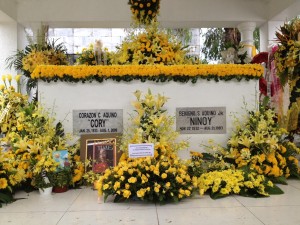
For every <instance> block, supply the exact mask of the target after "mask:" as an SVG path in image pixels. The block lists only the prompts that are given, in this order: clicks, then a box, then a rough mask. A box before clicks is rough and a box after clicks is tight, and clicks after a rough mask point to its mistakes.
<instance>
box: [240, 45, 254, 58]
mask: <svg viewBox="0 0 300 225" xmlns="http://www.w3.org/2000/svg"><path fill="white" fill-rule="evenodd" d="M243 46H244V47H247V48H251V58H252V57H254V56H256V48H255V46H254V45H243Z"/></svg>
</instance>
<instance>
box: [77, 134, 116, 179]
mask: <svg viewBox="0 0 300 225" xmlns="http://www.w3.org/2000/svg"><path fill="white" fill-rule="evenodd" d="M118 147H119V136H118V135H116V134H93V135H82V136H81V152H80V156H81V159H82V160H84V161H85V160H86V159H87V160H89V162H90V163H89V165H88V166H87V167H86V170H87V171H89V170H93V172H95V173H103V172H104V171H105V170H106V169H107V168H109V167H114V166H116V165H117V163H118V160H119V158H120V153H119V149H118Z"/></svg>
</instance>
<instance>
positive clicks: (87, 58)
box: [76, 40, 109, 66]
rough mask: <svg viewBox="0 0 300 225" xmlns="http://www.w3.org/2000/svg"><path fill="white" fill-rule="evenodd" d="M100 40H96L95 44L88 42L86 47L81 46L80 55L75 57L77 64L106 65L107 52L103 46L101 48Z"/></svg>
mask: <svg viewBox="0 0 300 225" xmlns="http://www.w3.org/2000/svg"><path fill="white" fill-rule="evenodd" d="M102 45H103V44H102V42H101V41H100V40H96V41H95V44H90V45H89V46H88V47H87V48H83V49H82V52H81V54H80V56H79V57H78V58H77V59H76V64H78V65H89V66H95V65H107V64H108V61H109V59H108V57H109V53H108V50H107V49H106V48H105V49H104V50H103V49H102Z"/></svg>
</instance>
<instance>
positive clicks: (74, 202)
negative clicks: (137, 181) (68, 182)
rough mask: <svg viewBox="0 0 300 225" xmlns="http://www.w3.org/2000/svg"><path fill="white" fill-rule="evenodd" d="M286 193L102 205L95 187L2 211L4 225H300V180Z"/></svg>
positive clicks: (33, 197) (35, 197)
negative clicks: (173, 201) (256, 196)
mask: <svg viewBox="0 0 300 225" xmlns="http://www.w3.org/2000/svg"><path fill="white" fill-rule="evenodd" d="M280 187H281V188H282V189H283V191H284V192H285V194H283V195H272V196H271V197H269V198H258V199H254V198H245V197H240V196H229V197H227V198H223V199H218V200H212V199H210V197H209V196H207V195H205V196H203V197H200V196H195V197H194V198H192V199H187V200H184V201H182V202H180V203H178V204H167V205H158V204H156V205H155V204H151V203H143V202H130V203H113V202H112V199H108V201H107V202H106V203H103V199H101V200H100V202H98V200H97V192H96V191H93V190H92V189H91V188H89V187H83V188H82V189H76V190H69V191H68V192H66V193H61V194H52V195H50V196H41V195H40V194H39V193H38V192H37V191H36V192H31V193H29V194H27V193H24V192H20V193H17V194H16V198H25V199H21V200H18V201H16V202H14V203H12V204H9V205H7V206H4V207H3V208H0V224H1V225H6V224H8V225H23V224H24V225H25V224H26V225H71V224H72V225H94V224H95V225H96V224H97V225H110V224H118V225H123V224H125V225H126V224H130V225H194V224H195V225H220V224H221V225H227V224H228V225H264V224H265V225H300V181H299V180H289V185H280Z"/></svg>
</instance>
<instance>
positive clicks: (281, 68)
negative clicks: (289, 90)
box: [275, 18, 300, 86]
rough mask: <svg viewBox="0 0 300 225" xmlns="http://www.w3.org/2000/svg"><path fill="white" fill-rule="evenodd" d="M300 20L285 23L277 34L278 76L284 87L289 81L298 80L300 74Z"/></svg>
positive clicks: (276, 57) (276, 56)
mask: <svg viewBox="0 0 300 225" xmlns="http://www.w3.org/2000/svg"><path fill="white" fill-rule="evenodd" d="M299 32H300V19H299V18H295V19H293V20H292V21H290V22H289V23H285V24H284V25H283V26H281V27H280V28H279V31H277V32H276V36H277V38H278V41H279V46H278V49H277V51H276V52H275V62H276V69H277V74H278V75H279V77H280V81H281V84H282V85H283V86H284V84H286V83H287V82H288V81H293V80H295V79H298V77H299V72H300V63H299V56H300V54H299V52H300V36H299Z"/></svg>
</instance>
